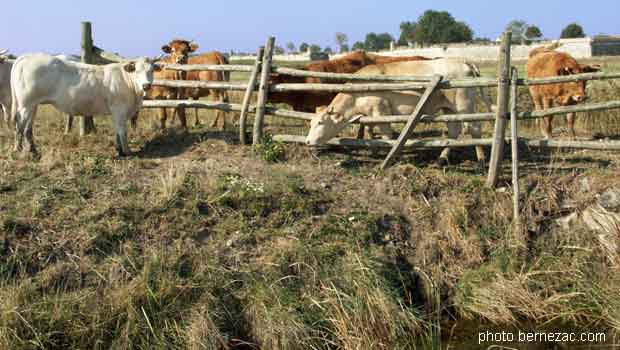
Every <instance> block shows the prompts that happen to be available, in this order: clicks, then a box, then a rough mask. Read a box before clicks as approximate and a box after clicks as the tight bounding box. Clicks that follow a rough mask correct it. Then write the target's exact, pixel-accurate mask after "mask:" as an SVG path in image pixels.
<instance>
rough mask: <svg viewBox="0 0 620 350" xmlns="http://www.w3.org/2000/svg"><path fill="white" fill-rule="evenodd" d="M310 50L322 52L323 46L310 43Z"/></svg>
mask: <svg viewBox="0 0 620 350" xmlns="http://www.w3.org/2000/svg"><path fill="white" fill-rule="evenodd" d="M310 52H313V53H314V52H321V47H320V46H319V45H317V44H313V45H310Z"/></svg>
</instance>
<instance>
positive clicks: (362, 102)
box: [306, 91, 454, 146]
mask: <svg viewBox="0 0 620 350" xmlns="http://www.w3.org/2000/svg"><path fill="white" fill-rule="evenodd" d="M421 96H422V93H420V92H414V91H406V92H354V93H344V92H343V93H339V94H338V95H336V97H335V98H334V100H333V101H332V103H330V105H329V106H328V107H327V108H324V109H322V112H320V113H318V115H317V116H315V117H314V118H312V121H311V122H310V132H309V133H308V136H307V137H306V144H307V145H309V146H318V145H322V144H325V143H327V141H329V140H330V139H331V138H333V137H334V136H336V135H337V134H338V133H339V132H340V131H341V130H342V129H344V128H345V127H346V126H347V125H350V124H351V123H353V122H354V121H355V120H357V119H358V118H359V117H361V116H369V117H378V116H386V115H409V114H411V113H413V111H414V109H415V108H416V105H417V104H418V102H419V101H420V97H421ZM439 111H450V112H453V111H454V105H453V104H452V102H451V101H450V100H448V99H447V98H446V96H445V95H444V94H442V93H440V92H438V93H434V94H433V95H431V98H430V101H429V102H428V103H427V104H426V105H425V106H424V108H423V109H422V113H423V114H429V115H433V114H435V113H436V112H439ZM377 126H378V128H379V131H380V132H381V133H382V134H384V137H385V138H393V136H394V130H392V128H391V127H390V125H389V124H378V125H377Z"/></svg>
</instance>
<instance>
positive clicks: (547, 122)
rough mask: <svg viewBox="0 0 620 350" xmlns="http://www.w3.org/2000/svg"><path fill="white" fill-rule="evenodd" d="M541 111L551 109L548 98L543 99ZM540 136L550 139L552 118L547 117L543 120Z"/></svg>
mask: <svg viewBox="0 0 620 350" xmlns="http://www.w3.org/2000/svg"><path fill="white" fill-rule="evenodd" d="M542 102H543V109H549V108H551V107H552V102H551V100H550V99H548V98H543V100H542ZM541 127H542V130H541V131H542V134H543V136H544V138H545V139H547V140H548V139H550V138H551V137H552V134H553V116H548V117H545V118H544V122H543V123H542V125H541Z"/></svg>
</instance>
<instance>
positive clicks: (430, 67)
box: [307, 58, 491, 164]
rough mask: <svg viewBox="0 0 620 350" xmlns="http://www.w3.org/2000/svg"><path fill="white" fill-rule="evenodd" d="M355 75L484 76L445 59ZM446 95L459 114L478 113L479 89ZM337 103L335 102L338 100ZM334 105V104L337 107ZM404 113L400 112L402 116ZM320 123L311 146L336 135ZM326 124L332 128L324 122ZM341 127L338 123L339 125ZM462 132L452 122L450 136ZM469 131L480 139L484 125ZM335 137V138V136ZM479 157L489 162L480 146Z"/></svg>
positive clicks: (466, 65)
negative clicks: (325, 133) (477, 90)
mask: <svg viewBox="0 0 620 350" xmlns="http://www.w3.org/2000/svg"><path fill="white" fill-rule="evenodd" d="M355 74H358V75H413V76H421V75H434V74H438V75H441V76H443V78H444V79H455V78H467V77H477V76H480V73H479V70H478V68H477V67H476V65H474V64H473V63H470V62H467V61H466V60H463V59H460V58H443V59H435V60H429V61H403V62H393V63H387V64H382V65H370V66H366V67H364V68H362V69H360V70H359V71H357V72H356V73H355ZM442 94H444V95H445V96H446V97H447V98H448V99H449V100H450V101H453V104H454V109H456V111H457V112H458V113H474V112H475V110H476V90H475V89H474V88H460V89H453V90H443V91H442ZM483 99H484V102H485V103H486V104H487V108H489V109H490V108H491V105H490V103H489V102H488V101H487V100H486V96H484V94H483ZM334 101H335V100H334ZM333 103H334V102H332V104H333ZM399 114H400V113H399ZM324 117H325V116H320V115H319V116H317V117H315V119H316V120H317V121H318V120H320V119H321V118H324ZM318 125H319V123H318V122H316V123H314V124H311V130H310V132H309V134H308V136H309V137H308V139H307V142H308V143H309V144H312V143H316V142H317V140H322V142H326V140H325V137H323V136H321V134H322V133H324V132H327V133H329V134H330V135H333V131H331V132H330V131H329V130H328V128H322V129H323V130H324V131H319V129H317V127H318ZM322 125H328V124H326V123H323V124H322ZM335 125H338V123H335ZM461 129H462V123H456V122H455V123H448V137H449V138H452V139H455V138H457V137H458V136H459V134H460V133H461ZM467 129H468V131H469V132H470V133H471V135H472V136H473V137H474V138H480V136H481V134H482V130H481V125H480V122H473V123H470V125H468V128H467ZM331 137H333V136H331ZM449 151H450V150H449V149H448V148H446V149H444V151H443V152H442V153H441V156H440V158H439V162H440V163H441V164H446V163H447V161H448V155H449ZM476 156H477V158H478V161H479V162H481V163H483V162H484V161H485V154H484V149H483V148H482V147H481V146H479V147H476Z"/></svg>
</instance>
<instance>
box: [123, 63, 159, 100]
mask: <svg viewBox="0 0 620 350" xmlns="http://www.w3.org/2000/svg"><path fill="white" fill-rule="evenodd" d="M123 70H124V71H125V72H127V73H129V74H131V75H132V76H133V81H134V84H135V87H136V90H137V91H141V92H142V95H143V96H144V95H145V94H146V92H147V91H149V90H150V89H151V87H152V85H153V73H154V72H157V71H160V70H161V67H160V66H159V65H157V64H155V61H154V60H152V59H149V58H141V59H139V60H137V61H131V62H128V63H125V64H124V65H123Z"/></svg>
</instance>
